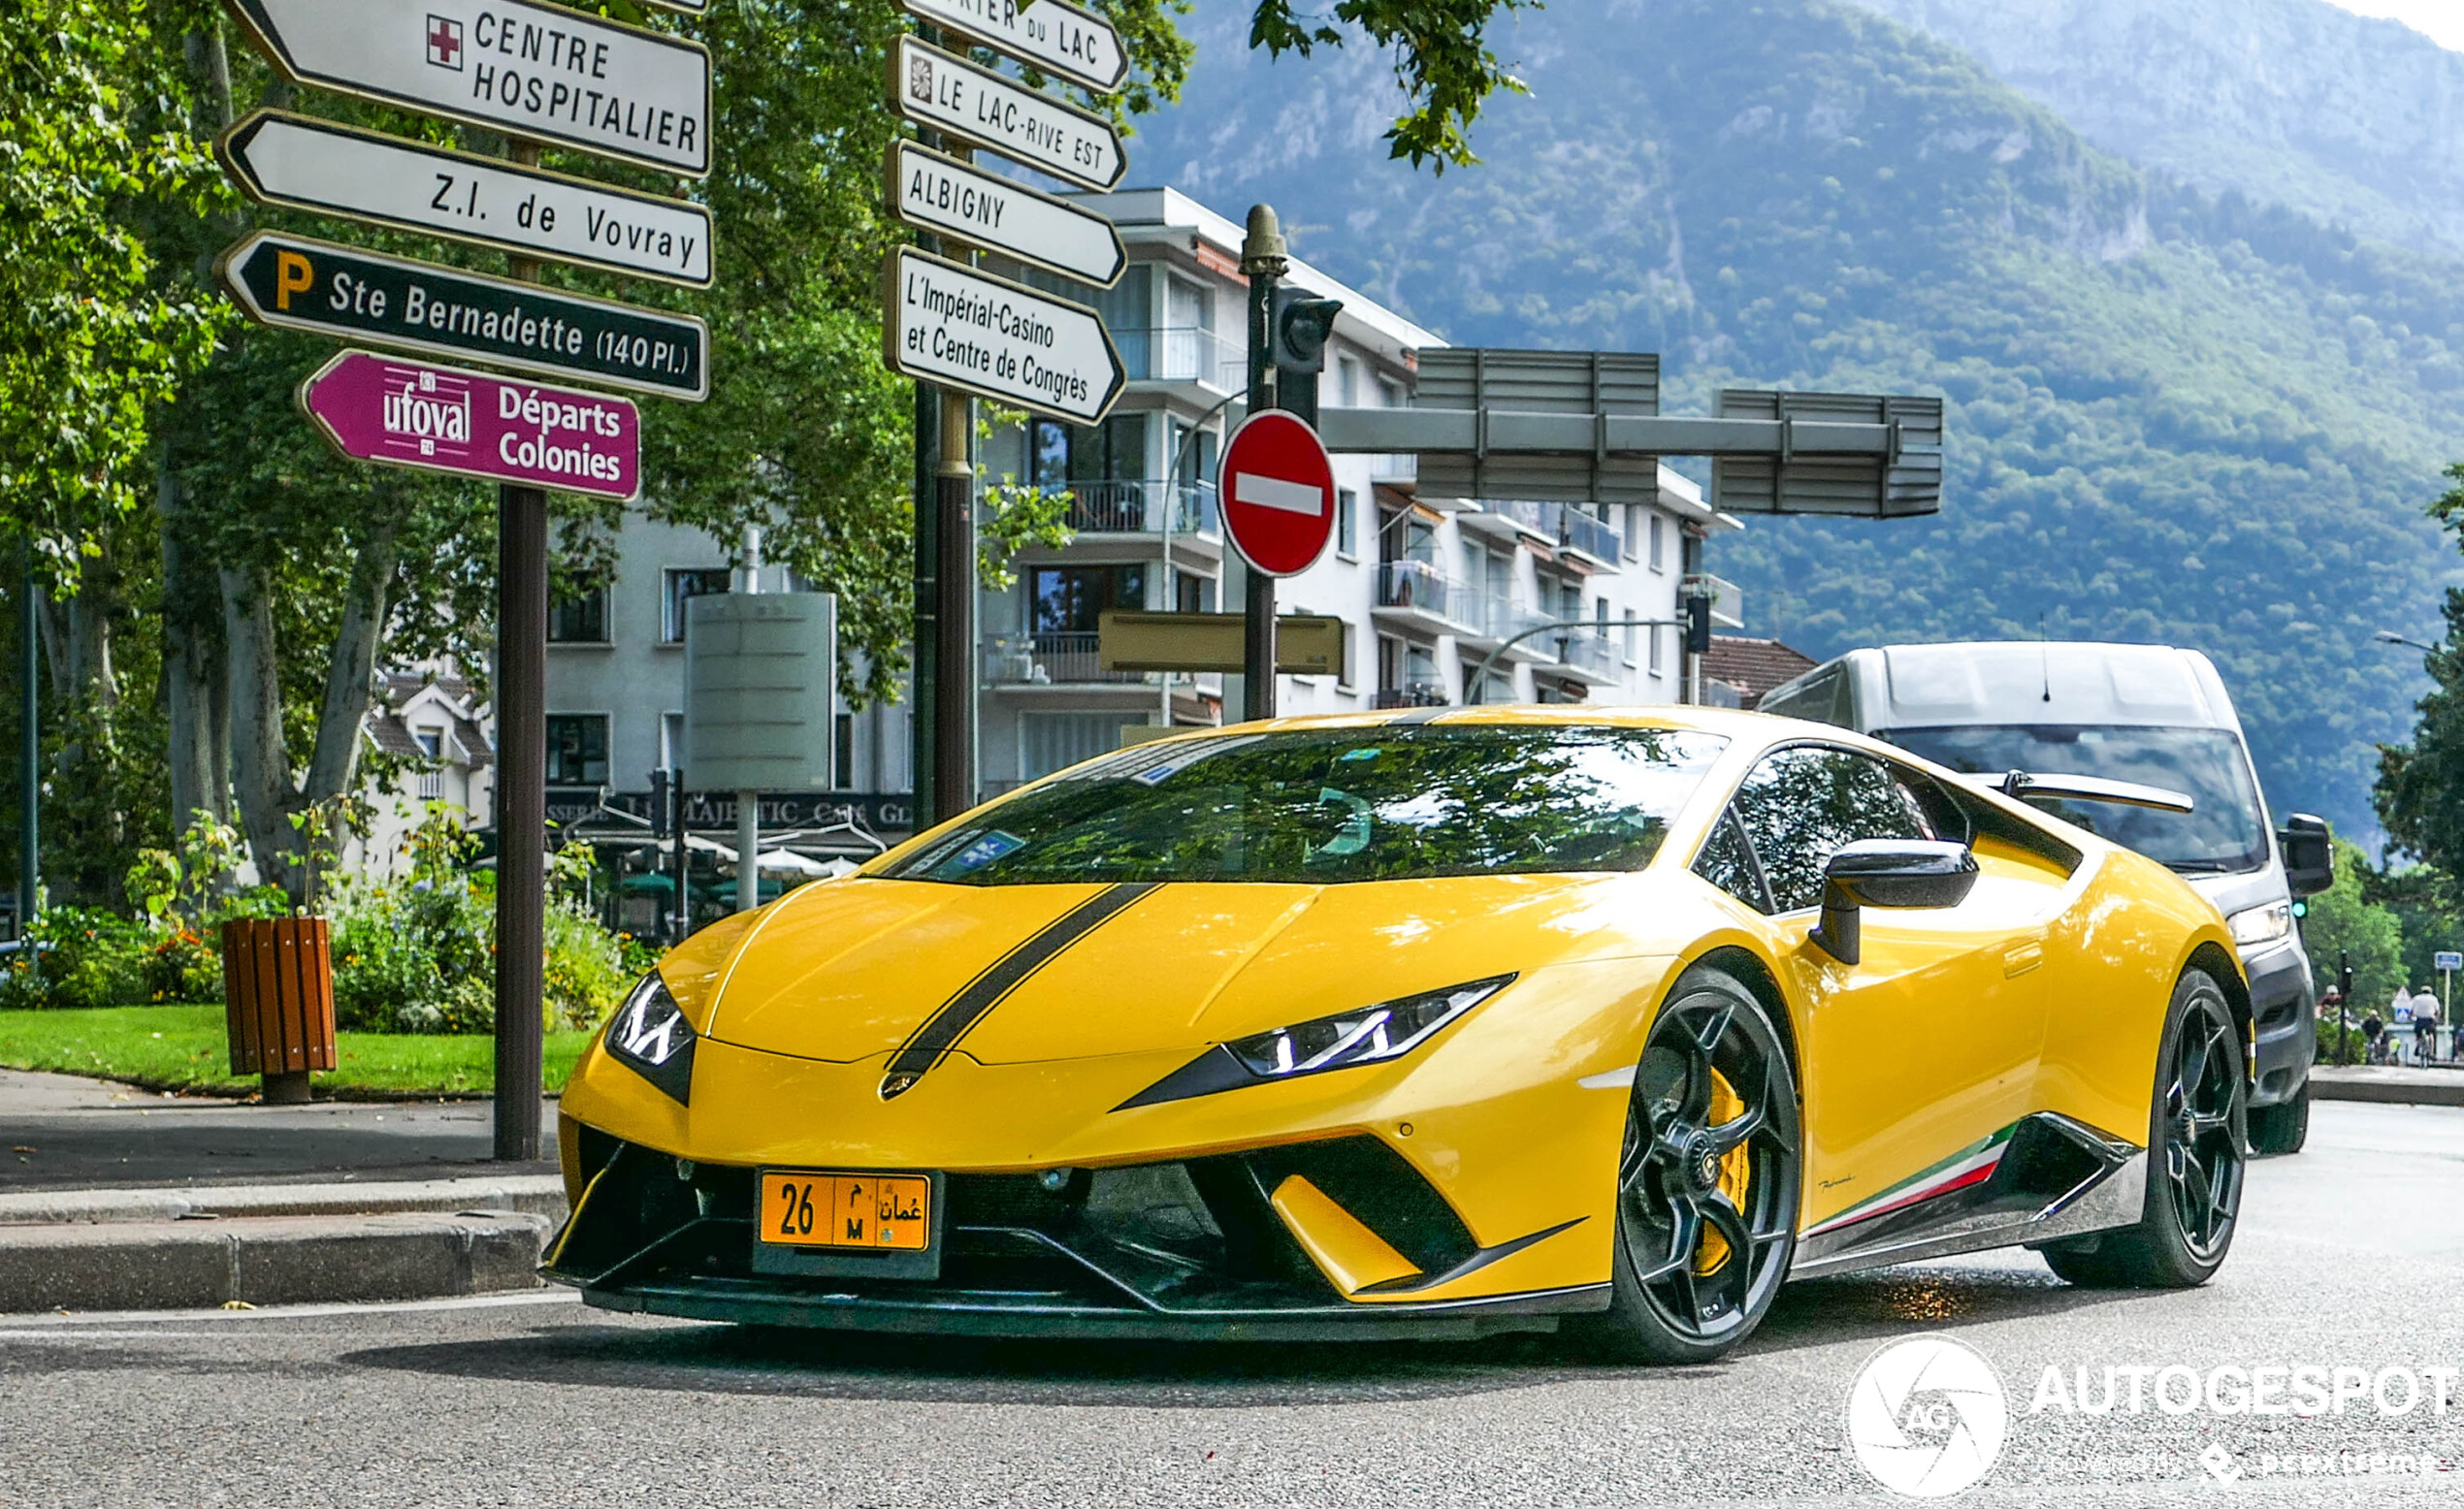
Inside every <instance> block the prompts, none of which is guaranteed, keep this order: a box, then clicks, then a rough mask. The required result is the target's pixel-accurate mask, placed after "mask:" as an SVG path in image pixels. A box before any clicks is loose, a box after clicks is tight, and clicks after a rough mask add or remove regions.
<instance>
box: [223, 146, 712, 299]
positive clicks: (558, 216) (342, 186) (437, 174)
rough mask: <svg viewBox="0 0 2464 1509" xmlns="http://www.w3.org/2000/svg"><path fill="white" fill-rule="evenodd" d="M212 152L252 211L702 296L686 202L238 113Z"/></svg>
mask: <svg viewBox="0 0 2464 1509" xmlns="http://www.w3.org/2000/svg"><path fill="white" fill-rule="evenodd" d="M214 146H215V151H216V153H217V154H218V155H219V156H220V157H221V158H222V165H223V170H224V171H225V172H226V173H228V174H230V175H231V178H232V181H233V182H235V183H237V184H239V185H240V187H241V188H242V189H243V191H245V192H246V194H247V195H248V197H249V198H251V199H253V200H255V201H256V202H257V203H258V204H261V205H278V206H281V207H282V208H284V209H306V210H308V211H311V212H313V213H316V214H326V215H338V216H340V217H343V218H346V219H352V220H364V221H367V222H368V223H370V224H372V225H390V226H393V227H395V228H396V229H398V230H405V231H416V232H421V233H424V234H426V235H430V236H441V237H445V238H447V239H449V240H453V241H464V242H467V243H469V244H470V245H473V246H485V247H489V248H491V249H493V250H496V251H502V252H506V253H508V254H510V255H513V256H518V257H549V258H553V259H555V260H556V261H559V262H568V263H571V264H572V265H574V266H575V267H586V268H597V269H599V270H600V271H601V272H607V273H628V274H630V275H632V276H635V277H655V278H659V279H661V280H663V281H665V282H671V283H683V284H685V285H687V286H689V287H694V288H707V287H709V286H710V276H711V274H710V211H709V210H708V209H705V208H703V207H702V206H700V205H697V204H695V203H693V202H692V201H690V200H683V199H664V198H661V197H660V196H658V195H656V194H638V193H635V192H633V191H632V190H631V189H620V188H611V187H609V186H608V185H606V184H603V183H593V182H591V181H590V180H589V179H587V178H575V177H567V176H566V175H564V174H561V173H543V172H541V171H539V170H538V169H535V168H521V167H516V166H514V165H512V164H509V163H507V162H505V161H503V159H501V158H493V157H478V156H474V155H472V154H471V153H469V152H458V151H454V150H452V149H451V148H449V147H442V146H431V145H429V144H426V143H423V142H405V141H403V140H402V139H401V138H399V137H390V136H385V135H383V134H381V133H378V132H374V131H362V130H360V129H358V128H356V127H353V126H341V125H336V124H335V123H334V122H332V121H330V120H316V119H311V118H310V117H308V116H306V115H290V114H284V113H282V112H276V111H258V112H255V113H253V114H251V115H249V116H248V117H247V118H245V119H243V120H242V121H241V122H240V123H239V124H237V125H235V126H233V127H232V128H231V129H230V130H228V131H226V132H224V133H223V134H222V138H221V140H220V141H218V142H216V143H215V144H214Z"/></svg>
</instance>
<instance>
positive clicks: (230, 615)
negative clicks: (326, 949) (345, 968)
mask: <svg viewBox="0 0 2464 1509" xmlns="http://www.w3.org/2000/svg"><path fill="white" fill-rule="evenodd" d="M221 582H222V638H223V645H224V648H225V650H226V652H227V654H228V658H229V664H230V683H231V785H232V792H233V795H235V796H236V797H237V798H238V799H239V804H240V824H241V829H242V831H243V832H244V833H245V834H246V835H247V840H248V854H249V856H250V857H251V858H253V859H255V860H256V862H257V879H259V880H261V881H264V882H267V883H272V884H276V885H279V886H281V887H282V888H283V890H285V891H286V892H288V893H289V894H290V896H291V899H292V902H293V903H294V904H295V905H296V904H298V903H300V902H303V901H304V900H305V899H306V897H307V890H308V874H307V871H306V868H305V867H304V866H303V865H301V864H300V863H299V858H300V851H299V835H298V834H297V833H296V832H294V831H293V829H292V827H291V815H292V814H293V813H295V812H297V811H299V809H300V806H301V801H300V790H299V785H298V783H297V782H295V781H293V780H292V778H291V754H290V752H289V751H288V750H287V749H285V748H284V746H283V743H282V681H281V675H280V671H279V666H278V663H277V660H276V650H275V644H274V605H273V603H272V602H271V601H270V600H269V597H268V593H269V591H270V589H271V584H270V583H268V582H267V580H266V578H265V573H264V571H263V570H262V569H261V568H259V569H252V570H246V571H234V570H224V571H223V572H221Z"/></svg>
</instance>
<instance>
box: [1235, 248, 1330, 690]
mask: <svg viewBox="0 0 2464 1509" xmlns="http://www.w3.org/2000/svg"><path fill="white" fill-rule="evenodd" d="M1290 267H1291V261H1290V259H1289V258H1287V257H1286V256H1285V255H1284V245H1283V231H1282V228H1281V226H1280V225H1279V224H1277V222H1276V219H1275V210H1274V208H1273V207H1272V206H1268V205H1252V206H1250V207H1249V228H1248V238H1247V239H1246V240H1245V241H1242V243H1241V273H1242V275H1244V276H1246V277H1247V278H1248V280H1249V412H1250V413H1252V414H1262V413H1264V412H1265V411H1266V410H1268V409H1270V408H1273V407H1275V406H1276V398H1277V394H1276V391H1275V388H1276V383H1275V288H1276V285H1277V284H1278V283H1280V282H1281V280H1282V277H1283V274H1284V273H1285V272H1287V271H1289V270H1290ZM1313 406H1314V405H1313ZM1242 611H1243V613H1244V615H1245V619H1244V622H1243V624H1242V630H1243V631H1242V636H1241V716H1242V718H1243V719H1245V720H1255V719H1260V718H1272V717H1274V716H1275V578H1273V577H1271V576H1269V575H1267V574H1266V573H1265V572H1263V571H1260V570H1257V569H1255V568H1250V569H1249V570H1248V591H1247V592H1246V593H1245V594H1243V599H1242Z"/></svg>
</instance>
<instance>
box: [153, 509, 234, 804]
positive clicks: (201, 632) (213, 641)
mask: <svg viewBox="0 0 2464 1509" xmlns="http://www.w3.org/2000/svg"><path fill="white" fill-rule="evenodd" d="M157 498H158V501H157V504H156V507H157V511H158V512H159V513H160V514H161V517H162V544H163V713H164V717H165V720H166V721H167V722H169V724H170V735H171V736H170V744H171V751H170V754H171V830H172V832H173V833H174V834H180V833H185V832H186V831H187V830H188V827H189V825H190V824H191V823H193V822H195V821H196V820H197V814H198V813H200V812H203V813H207V814H210V815H211V817H212V818H213V820H215V821H216V822H228V821H230V820H231V778H230V758H231V745H230V740H229V736H228V735H229V718H228V703H227V700H226V702H225V707H224V714H223V716H220V717H217V716H216V711H215V706H214V704H215V700H216V696H217V694H218V691H219V687H220V683H221V681H222V672H223V665H222V639H221V636H220V635H219V634H216V633H214V632H213V631H212V630H213V627H214V625H213V624H212V623H211V622H202V623H201V622H200V621H199V615H198V613H197V605H198V604H199V603H200V602H201V601H205V600H210V599H212V598H214V597H215V596H216V595H217V592H216V588H215V586H214V584H213V583H212V582H211V580H210V579H206V580H201V579H200V578H201V577H203V575H204V573H202V572H198V571H197V570H196V569H195V568H194V566H193V564H192V562H190V559H189V551H188V548H187V546H186V545H184V544H183V543H182V542H181V541H180V539H179V534H178V516H179V486H178V483H177V482H175V481H174V480H173V479H172V475H171V468H170V467H169V466H164V467H163V469H162V472H161V475H160V478H159V481H158V486H157Z"/></svg>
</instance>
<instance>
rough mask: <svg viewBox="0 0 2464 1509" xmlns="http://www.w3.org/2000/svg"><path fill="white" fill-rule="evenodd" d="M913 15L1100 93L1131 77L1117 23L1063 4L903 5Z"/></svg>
mask: <svg viewBox="0 0 2464 1509" xmlns="http://www.w3.org/2000/svg"><path fill="white" fill-rule="evenodd" d="M898 4H899V5H900V6H901V7H902V8H903V9H904V10H905V11H906V13H907V14H908V15H910V16H916V17H918V18H920V19H923V20H927V21H930V22H932V23H933V24H934V25H935V26H940V27H943V28H945V29H947V30H950V31H955V32H957V33H959V34H960V35H962V36H964V37H966V38H967V39H968V40H969V41H971V42H980V43H982V44H984V45H985V46H986V47H988V48H991V49H992V50H994V51H995V52H1005V53H1008V54H1009V55H1010V56H1011V57H1014V58H1017V59H1018V60H1019V61H1020V62H1021V63H1026V64H1030V65H1032V66H1033V67H1035V68H1036V69H1037V70H1038V71H1040V72H1043V73H1047V74H1051V75H1053V76H1054V78H1057V79H1066V80H1069V81H1070V82H1071V83H1074V84H1081V85H1084V86H1085V87H1086V88H1087V89H1088V90H1091V91H1092V92H1094V93H1096V94H1110V93H1112V92H1113V91H1114V90H1116V89H1118V88H1119V87H1120V81H1121V80H1123V79H1126V78H1128V77H1129V55H1128V54H1127V53H1125V52H1123V51H1122V50H1121V47H1120V33H1119V32H1117V31H1115V30H1113V25H1112V22H1110V21H1108V20H1105V19H1104V18H1103V17H1102V16H1097V15H1095V14H1094V13H1093V12H1091V11H1082V10H1080V9H1079V8H1078V7H1076V6H1074V5H1068V4H1065V3H1063V0H1035V5H1034V7H1033V8H1032V9H1029V8H1028V7H1026V6H1022V5H1020V4H1019V3H1018V0H898Z"/></svg>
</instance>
